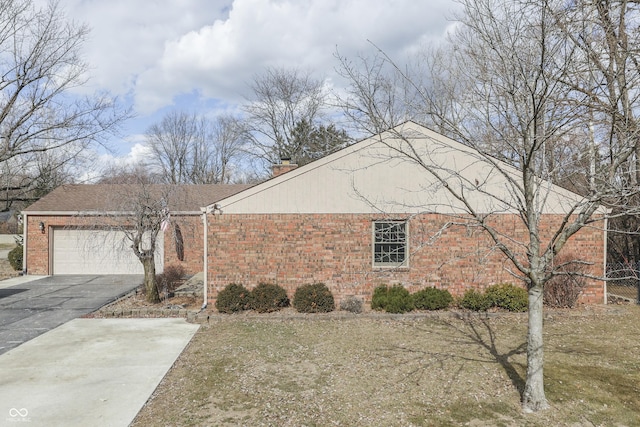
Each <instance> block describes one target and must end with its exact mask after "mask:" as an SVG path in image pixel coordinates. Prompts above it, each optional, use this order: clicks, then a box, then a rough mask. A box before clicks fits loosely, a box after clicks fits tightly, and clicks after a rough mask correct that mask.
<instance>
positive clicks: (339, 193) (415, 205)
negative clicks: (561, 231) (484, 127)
mask: <svg viewBox="0 0 640 427" xmlns="http://www.w3.org/2000/svg"><path fill="white" fill-rule="evenodd" d="M399 135H402V136H403V137H402V138H400V137H399ZM402 152H404V153H411V152H413V153H414V155H415V157H417V158H419V159H420V161H421V162H424V165H423V164H420V163H419V162H418V161H416V160H415V159H413V158H411V156H409V155H405V154H400V153H402ZM427 163H428V165H427ZM496 164H497V165H499V166H500V170H497V169H496V167H495V165H496ZM430 171H431V172H430ZM433 171H436V172H437V174H438V177H436V176H435V175H434V174H433V173H432V172H433ZM506 175H509V176H510V178H511V182H509V181H508V180H507V179H506V178H505V176H506ZM519 176H521V173H520V172H519V171H518V170H517V169H515V168H514V167H512V166H509V165H507V164H506V163H503V162H500V161H498V160H493V161H488V160H487V158H486V157H484V156H482V155H481V154H480V153H478V151H476V150H474V149H473V148H470V147H468V146H465V145H463V144H461V143H459V142H457V141H454V140H452V139H450V138H447V137H446V136H444V135H441V134H439V133H437V132H434V131H432V130H430V129H428V128H426V127H424V126H421V125H419V124H417V123H415V122H406V123H404V124H402V125H399V126H398V127H396V128H394V129H391V130H389V131H386V132H383V133H381V134H378V135H374V136H372V137H369V138H366V139H364V140H362V141H359V142H357V143H355V144H353V145H351V146H349V147H346V148H344V149H342V150H340V151H337V152H335V153H333V154H329V155H328V156H326V157H323V158H321V159H318V160H316V161H314V162H311V163H308V164H306V165H304V166H300V167H298V168H297V169H294V170H292V171H290V172H287V173H285V174H282V175H279V176H277V177H274V178H272V179H270V180H268V181H265V182H263V183H261V184H257V185H255V186H253V187H251V188H249V189H247V190H245V191H242V192H240V193H236V194H234V195H231V196H229V197H227V198H224V199H222V200H218V201H216V204H217V205H218V206H217V207H218V208H219V209H220V210H221V211H222V212H224V213H228V214H243V213H252V214H259V213H264V214H271V213H273V214H289V213H291V214H301V213H367V214H369V213H384V214H411V213H425V212H433V213H443V214H457V213H462V214H464V213H465V212H466V211H467V210H466V209H467V208H466V207H465V206H464V205H463V204H462V203H461V202H460V201H459V200H457V199H456V198H455V197H453V196H452V194H451V193H450V192H449V191H448V190H447V189H446V188H445V185H446V186H449V187H451V188H454V189H456V191H458V192H463V193H464V194H465V198H466V201H467V202H468V203H469V204H470V205H471V206H473V209H474V210H475V211H476V212H482V213H515V212H517V206H518V204H519V203H520V200H519V198H520V195H519V194H517V192H514V191H511V190H513V185H514V184H513V183H517V182H518V180H519V178H518V177H519ZM539 186H540V195H539V197H540V200H539V202H540V205H541V212H543V213H557V214H561V213H565V212H569V211H571V209H572V208H574V207H575V206H576V204H577V203H580V202H581V201H583V200H584V199H582V197H581V196H579V195H577V194H575V193H572V192H570V191H568V190H565V189H563V188H560V187H558V186H556V185H553V184H551V183H549V182H546V181H540V182H539ZM207 210H208V211H209V212H212V211H213V206H212V205H209V206H207Z"/></svg>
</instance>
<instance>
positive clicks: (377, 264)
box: [371, 220, 409, 268]
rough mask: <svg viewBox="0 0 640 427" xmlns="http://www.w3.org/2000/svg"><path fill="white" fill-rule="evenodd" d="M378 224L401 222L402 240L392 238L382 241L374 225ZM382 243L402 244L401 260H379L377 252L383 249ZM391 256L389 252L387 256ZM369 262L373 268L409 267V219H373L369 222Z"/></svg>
mask: <svg viewBox="0 0 640 427" xmlns="http://www.w3.org/2000/svg"><path fill="white" fill-rule="evenodd" d="M378 224H388V226H390V225H391V224H393V225H396V224H402V225H403V226H404V241H400V240H392V241H389V242H383V241H380V239H379V237H380V236H379V233H376V225H378ZM383 245H402V246H404V258H403V259H402V261H387V262H385V261H379V260H377V258H379V256H380V255H379V254H380V253H381V251H383V250H384V249H383ZM389 256H393V255H390V254H389V253H388V254H387V257H389ZM371 264H372V266H373V267H374V268H398V267H402V268H405V267H406V268H408V267H409V221H405V220H375V221H372V222H371Z"/></svg>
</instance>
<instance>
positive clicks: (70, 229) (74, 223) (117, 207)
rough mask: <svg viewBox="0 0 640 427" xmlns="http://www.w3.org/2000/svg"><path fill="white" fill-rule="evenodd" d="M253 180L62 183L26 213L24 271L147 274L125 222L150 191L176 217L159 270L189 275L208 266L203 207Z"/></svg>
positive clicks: (161, 242)
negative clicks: (177, 268) (135, 200)
mask: <svg viewBox="0 0 640 427" xmlns="http://www.w3.org/2000/svg"><path fill="white" fill-rule="evenodd" d="M248 187H250V186H248V185H174V186H167V185H130V184H126V185H125V184H94V185H91V184H74V185H63V186H60V187H58V188H56V189H55V190H54V191H52V192H51V193H49V194H48V195H46V196H45V197H43V198H42V199H40V200H38V201H37V202H35V203H34V204H32V205H31V206H29V207H28V208H26V209H25V210H24V211H23V213H22V215H23V221H24V237H25V239H24V242H25V246H24V266H23V268H24V271H25V272H26V273H27V274H43V275H54V274H143V268H142V264H141V263H140V261H139V260H138V259H137V258H136V257H135V255H134V253H133V250H132V249H131V247H130V243H128V242H127V241H126V238H125V236H124V233H123V232H122V229H121V225H119V224H118V225H117V226H116V227H112V223H114V222H118V220H119V219H120V218H127V216H128V215H129V213H128V212H127V210H128V209H129V208H128V203H127V200H129V199H130V198H131V197H133V196H137V195H139V194H143V193H145V194H146V193H148V194H149V195H150V197H155V198H161V197H164V198H165V199H166V200H167V209H168V210H169V213H170V215H171V220H170V221H169V223H168V224H167V227H166V229H165V231H164V233H161V234H160V236H159V237H158V248H157V253H156V271H157V272H158V273H161V272H162V271H163V268H164V266H167V265H172V264H174V265H181V266H182V267H184V269H185V271H186V272H187V273H188V274H195V273H198V272H200V271H203V256H204V250H203V244H202V241H203V237H202V236H203V222H202V212H201V206H203V205H205V204H208V203H210V202H211V201H212V200H219V199H222V198H225V197H227V196H229V195H231V194H234V193H237V192H239V191H242V190H244V189H246V188H248Z"/></svg>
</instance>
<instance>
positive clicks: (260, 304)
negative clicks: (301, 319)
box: [250, 283, 289, 313]
mask: <svg viewBox="0 0 640 427" xmlns="http://www.w3.org/2000/svg"><path fill="white" fill-rule="evenodd" d="M250 296H251V304H250V307H251V309H253V310H255V311H257V312H258V313H271V312H273V311H278V310H281V309H283V308H284V307H288V306H289V297H287V291H285V290H284V288H283V287H282V286H279V285H275V284H271V283H260V284H259V285H258V286H256V287H255V288H254V289H253V290H252V291H251V293H250Z"/></svg>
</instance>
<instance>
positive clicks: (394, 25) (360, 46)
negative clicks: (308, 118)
mask: <svg viewBox="0 0 640 427" xmlns="http://www.w3.org/2000/svg"><path fill="white" fill-rule="evenodd" d="M60 4H61V6H62V7H63V8H64V9H65V11H66V13H67V15H68V16H69V17H70V18H72V19H74V20H76V21H78V22H84V23H86V24H88V25H89V27H91V29H92V31H91V34H90V37H89V40H88V41H87V43H86V45H85V52H84V54H85V58H86V60H87V62H88V63H89V65H90V68H91V79H90V81H89V84H88V85H87V86H86V87H85V88H83V90H85V91H94V90H107V91H109V92H111V93H113V94H114V95H118V96H119V97H121V98H122V99H123V100H125V101H126V103H128V104H129V105H130V106H131V107H132V108H133V111H134V112H135V114H136V118H135V119H132V120H131V121H129V122H128V123H126V124H125V126H124V128H123V137H122V138H120V139H116V140H114V141H113V147H112V148H113V150H114V152H113V154H112V155H103V160H104V161H105V162H106V161H110V160H111V157H116V158H119V161H125V160H126V161H134V160H136V159H137V158H139V157H140V156H143V155H144V149H143V147H142V146H141V144H142V143H143V140H144V138H143V134H144V131H145V130H146V128H147V127H148V126H149V125H151V124H153V123H154V122H157V121H159V120H160V118H161V117H162V116H163V115H164V114H165V113H166V112H167V111H170V110H172V109H182V110H187V111H195V112H198V113H202V114H207V115H211V116H215V115H216V114H219V113H221V112H225V111H231V112H233V111H237V110H239V109H240V108H241V104H242V103H243V102H244V100H245V98H244V97H245V96H246V95H249V92H248V89H247V84H248V82H250V81H251V79H252V76H253V75H255V74H256V73H259V72H260V71H261V70H263V69H264V68H265V67H267V66H284V67H299V68H301V69H304V70H312V71H313V73H314V76H315V77H317V78H322V79H324V80H325V82H326V84H327V86H329V87H332V88H334V89H335V90H337V91H339V90H340V88H341V87H342V86H343V85H344V82H342V81H341V80H340V78H339V77H338V76H337V74H336V72H335V68H336V66H337V62H336V60H335V58H334V54H335V52H336V49H338V50H339V51H340V53H341V54H342V55H345V56H347V57H355V56H356V55H357V54H358V53H367V52H370V51H371V45H370V44H369V42H368V40H370V41H371V42H373V43H375V44H376V45H377V46H379V47H381V48H382V49H383V50H385V52H387V53H388V54H389V55H390V56H392V57H394V58H403V57H406V56H407V55H410V54H411V52H413V51H415V50H416V49H419V47H420V46H422V45H424V44H425V43H430V42H434V41H437V40H441V39H442V38H443V37H444V35H445V34H446V32H447V30H448V29H450V28H451V26H452V25H453V24H452V22H451V21H450V19H449V18H451V16H452V10H453V8H455V6H456V4H455V2H454V1H453V0H109V1H105V0H61V3H60Z"/></svg>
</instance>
